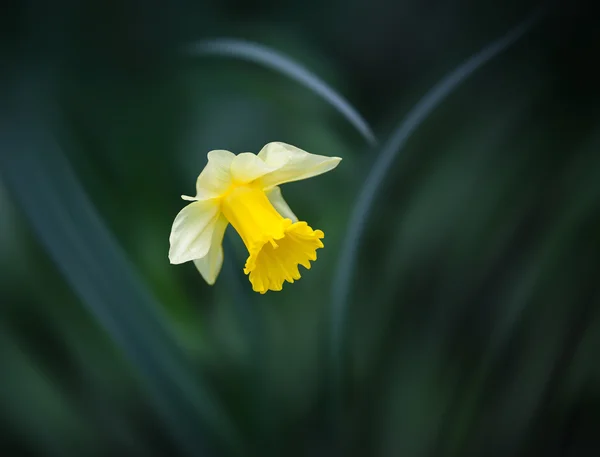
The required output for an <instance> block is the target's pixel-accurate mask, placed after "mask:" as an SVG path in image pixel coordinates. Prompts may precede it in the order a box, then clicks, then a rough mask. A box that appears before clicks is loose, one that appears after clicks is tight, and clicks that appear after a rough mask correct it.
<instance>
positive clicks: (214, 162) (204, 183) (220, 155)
mask: <svg viewBox="0 0 600 457" xmlns="http://www.w3.org/2000/svg"><path fill="white" fill-rule="evenodd" d="M207 158H208V162H207V164H206V167H204V170H202V172H201V173H200V176H198V180H197V181H196V197H195V198H194V199H195V200H206V199H209V198H215V197H218V196H220V195H221V194H223V193H224V192H225V191H226V190H227V189H228V188H229V186H230V185H231V162H232V161H233V159H234V158H235V154H233V153H232V152H229V151H225V150H222V149H221V150H214V151H210V152H209V153H208V154H207ZM182 198H184V196H182ZM190 199H191V198H190V197H187V198H184V200H190Z"/></svg>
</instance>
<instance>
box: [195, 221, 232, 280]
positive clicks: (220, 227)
mask: <svg viewBox="0 0 600 457" xmlns="http://www.w3.org/2000/svg"><path fill="white" fill-rule="evenodd" d="M227 224H228V222H227V219H225V217H224V216H223V215H221V216H219V218H218V219H217V221H216V223H215V228H214V230H213V234H212V239H211V243H210V249H209V251H208V254H206V255H205V256H204V257H202V258H201V259H196V260H194V265H196V268H197V269H198V271H199V272H200V274H201V275H202V277H203V278H204V280H205V281H206V282H207V283H208V284H210V285H211V286H212V285H213V284H214V283H215V281H216V280H217V276H219V273H220V271H221V267H222V266H223V235H224V234H225V229H226V228H227Z"/></svg>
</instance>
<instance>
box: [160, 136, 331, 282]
mask: <svg viewBox="0 0 600 457" xmlns="http://www.w3.org/2000/svg"><path fill="white" fill-rule="evenodd" d="M341 160H342V159H340V158H339V157H325V156H320V155H315V154H309V153H308V152H306V151H303V150H302V149H298V148H296V147H294V146H291V145H289V144H285V143H279V142H274V143H269V144H267V145H266V146H264V147H263V148H262V150H261V151H260V152H259V153H258V154H252V153H249V152H244V153H242V154H238V155H235V154H233V153H231V152H229V151H224V150H216V151H210V152H209V153H208V163H207V165H206V167H205V168H204V170H202V172H201V173H200V176H198V180H197V182H196V196H195V197H188V196H185V195H182V196H181V198H183V199H184V200H188V201H192V202H193V203H190V204H189V205H187V206H186V207H184V208H183V209H182V210H181V211H180V212H179V214H178V215H177V216H176V217H175V221H174V222H173V227H172V229H171V235H170V237H169V242H170V244H171V246H170V250H169V260H170V262H171V263H172V264H180V263H184V262H188V261H190V260H192V261H193V262H194V264H195V265H196V268H198V271H199V272H200V274H201V275H202V277H203V278H204V279H205V281H206V282H207V283H208V284H211V285H212V284H214V283H215V281H216V279H217V276H218V275H219V272H220V270H221V266H222V265H223V235H224V233H225V229H226V228H227V225H228V224H231V225H232V226H233V227H234V228H235V230H236V231H237V232H238V234H239V235H240V237H241V238H242V240H243V242H244V244H245V245H246V248H247V249H248V259H247V260H246V265H245V267H244V273H245V274H247V275H248V276H249V279H250V282H251V283H252V289H253V290H254V291H256V292H260V293H261V294H264V293H265V292H267V290H281V289H282V286H283V282H284V281H287V282H290V283H293V282H294V280H297V279H300V272H299V270H298V265H302V266H304V267H305V268H307V269H309V268H310V261H314V260H316V259H317V253H316V251H317V249H319V248H322V247H323V242H322V241H321V239H322V238H323V237H324V234H323V232H322V231H321V230H313V229H312V228H311V227H310V226H309V225H308V224H307V223H306V222H302V221H298V218H297V217H296V216H295V215H294V213H293V212H292V210H291V209H290V207H289V206H288V204H287V203H286V202H285V200H284V199H283V196H282V195H281V190H280V188H279V187H278V186H279V185H280V184H283V183H286V182H292V181H299V180H301V179H307V178H311V177H313V176H317V175H320V174H322V173H325V172H327V171H330V170H332V169H333V168H335V167H336V166H337V165H338V164H339V163H340V161H341Z"/></svg>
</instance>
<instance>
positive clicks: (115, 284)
mask: <svg viewBox="0 0 600 457" xmlns="http://www.w3.org/2000/svg"><path fill="white" fill-rule="evenodd" d="M19 76H20V77H21V81H23V83H22V84H19V85H14V86H12V87H11V90H12V97H11V98H10V99H9V101H8V103H6V104H4V105H3V112H2V117H1V118H0V119H1V121H2V123H1V126H0V128H1V130H0V145H1V148H2V151H3V152H2V154H1V155H0V165H1V167H0V170H1V173H2V177H3V179H4V181H5V183H6V185H7V188H8V189H9V190H10V191H11V192H12V194H13V196H14V198H15V199H16V201H17V202H18V203H19V205H20V207H21V208H22V210H23V211H24V213H25V215H26V217H27V218H28V219H29V222H30V223H31V226H32V228H33V229H34V231H35V233H36V235H37V236H38V238H39V240H40V242H41V243H42V244H43V245H44V247H45V248H46V249H47V250H48V252H49V254H50V256H51V257H52V258H53V260H54V261H55V262H56V264H57V266H58V267H59V269H60V270H61V271H62V273H63V275H64V276H65V277H66V279H67V281H69V283H70V284H71V286H72V287H73V289H74V290H75V291H76V293H77V294H78V295H79V297H80V299H81V300H82V303H83V304H85V305H86V306H87V307H88V309H89V311H90V312H91V313H92V314H94V316H95V317H96V318H97V319H98V321H99V322H100V323H101V324H102V325H103V326H104V328H105V329H106V330H107V331H108V333H109V334H110V335H111V337H112V338H113V339H114V341H115V342H116V343H117V344H118V345H119V346H120V347H121V349H122V350H123V352H124V353H125V355H126V357H127V358H128V359H129V360H130V362H131V363H132V364H133V365H134V366H135V367H136V369H137V370H138V371H139V373H140V374H141V375H142V378H141V382H142V383H143V384H144V386H145V387H146V389H147V390H148V392H149V393H150V394H151V400H152V402H153V403H154V405H155V406H156V407H157V408H158V410H159V412H160V413H161V414H162V415H163V417H164V420H165V425H166V426H167V427H168V428H169V429H170V432H171V434H172V436H173V437H175V438H176V439H177V440H178V442H179V444H180V445H181V447H182V449H185V451H186V452H187V453H188V454H189V455H200V454H202V453H204V452H205V451H206V450H207V447H211V446H210V444H209V443H207V442H206V441H205V439H206V438H208V437H209V436H210V435H211V434H212V435H213V436H215V437H217V439H218V440H219V441H220V444H221V445H226V446H227V447H229V448H233V447H235V445H236V442H235V438H234V437H235V432H234V430H233V428H232V425H231V423H230V421H229V418H228V417H227V416H226V415H225V413H224V411H223V410H222V409H221V407H220V405H219V403H218V401H217V399H216V398H215V397H214V396H213V395H212V394H211V392H210V390H209V388H208V386H207V385H206V384H205V383H203V382H202V381H201V379H198V378H197V377H195V376H194V375H193V374H192V373H193V372H192V370H191V367H190V366H189V365H188V363H187V362H186V360H185V359H184V357H183V354H182V353H181V350H180V349H179V348H178V347H177V346H176V345H175V344H174V340H173V338H172V336H171V334H170V332H171V330H170V329H169V327H168V326H167V320H166V318H165V315H164V314H163V313H162V312H161V308H160V306H159V305H158V304H157V303H156V302H155V301H154V299H153V298H152V296H151V295H150V294H149V292H148V291H147V290H146V289H145V288H144V286H143V285H142V283H141V282H140V279H139V278H138V277H137V275H136V273H135V272H134V271H133V268H132V265H130V264H129V262H128V260H127V259H126V257H125V256H124V254H123V253H122V251H121V249H120V248H119V247H118V245H117V244H116V242H115V241H114V240H113V238H112V237H111V235H110V233H109V232H108V231H107V229H106V228H105V226H104V224H103V222H102V219H101V218H100V216H99V215H98V214H97V213H96V211H95V209H94V207H93V205H92V203H91V202H90V201H89V200H88V199H87V197H86V195H85V192H84V190H83V189H82V187H81V186H80V184H79V183H78V181H77V179H76V177H75V176H74V175H73V173H72V172H71V170H70V167H69V165H68V163H67V162H66V159H65V158H64V156H63V155H62V153H61V150H60V148H59V146H58V145H57V143H56V139H55V137H54V135H53V134H52V132H51V131H50V130H49V129H50V126H52V125H56V124H57V123H58V122H57V121H58V119H59V118H57V117H56V116H57V114H58V113H57V112H56V111H54V109H53V106H52V104H51V103H48V102H46V98H45V97H44V96H43V95H42V94H43V93H44V91H43V90H41V89H46V90H47V92H50V91H48V87H44V86H45V84H43V83H40V81H39V80H37V81H32V80H31V79H30V78H31V77H32V75H31V73H27V74H19ZM47 92H46V93H47ZM52 116H54V117H52Z"/></svg>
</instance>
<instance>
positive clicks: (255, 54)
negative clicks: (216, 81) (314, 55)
mask: <svg viewBox="0 0 600 457" xmlns="http://www.w3.org/2000/svg"><path fill="white" fill-rule="evenodd" d="M189 51H190V53H191V54H192V55H199V56H202V55H216V56H229V57H235V58H238V59H244V60H248V61H250V62H255V63H258V64H262V65H264V66H266V67H268V68H272V69H274V70H276V71H279V72H280V73H282V74H284V75H286V76H289V77H290V78H292V79H294V80H295V81H297V82H299V83H300V84H302V85H304V86H306V87H307V88H309V89H310V90H312V91H313V92H315V93H316V94H318V95H319V96H321V97H322V98H323V99H324V100H325V101H327V102H329V103H330V104H331V105H332V106H333V107H334V108H335V109H336V110H337V111H338V112H339V113H340V114H341V115H342V116H344V117H345V118H346V119H347V120H348V121H349V122H350V123H351V124H352V125H353V126H354V127H355V128H356V130H357V131H358V132H359V133H360V134H361V135H362V136H363V138H364V139H365V140H366V141H367V143H368V144H369V145H371V146H374V145H376V144H377V140H376V138H375V135H374V134H373V131H372V129H371V127H369V124H368V123H367V121H366V120H365V119H364V118H363V117H362V116H361V115H360V113H359V112H358V111H357V110H356V109H355V108H354V107H353V106H352V105H350V103H348V101H347V100H346V99H344V98H343V97H342V96H341V95H339V94H338V93H337V92H336V91H335V90H334V89H333V88H331V87H330V86H329V85H327V84H326V83H325V82H324V81H322V80H321V79H320V78H319V77H318V76H316V75H314V74H313V73H312V72H310V71H309V70H307V69H306V68H304V67H303V66H302V65H300V64H298V63H296V62H294V61H293V60H292V59H290V58H289V57H287V56H284V55H283V54H281V53H279V52H276V51H274V50H273V49H271V48H268V47H266V46H263V45H260V44H257V43H252V42H248V41H241V40H235V39H231V38H215V39H211V40H204V41H200V42H198V43H195V44H193V45H192V46H190V48H189Z"/></svg>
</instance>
